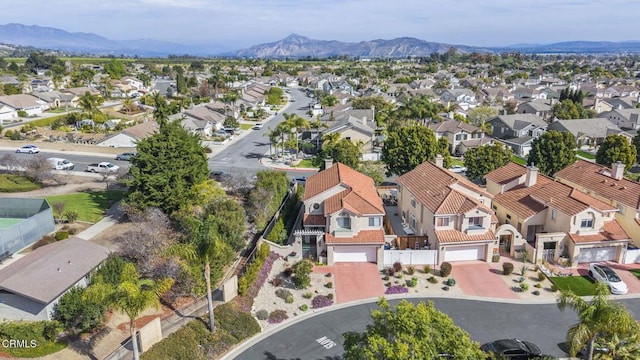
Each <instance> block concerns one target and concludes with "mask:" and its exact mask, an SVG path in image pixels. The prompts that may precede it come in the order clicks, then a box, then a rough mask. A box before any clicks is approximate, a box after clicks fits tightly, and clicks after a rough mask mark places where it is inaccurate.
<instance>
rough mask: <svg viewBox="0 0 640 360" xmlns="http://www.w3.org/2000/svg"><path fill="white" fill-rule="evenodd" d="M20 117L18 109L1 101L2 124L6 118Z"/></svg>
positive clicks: (0, 114)
mask: <svg viewBox="0 0 640 360" xmlns="http://www.w3.org/2000/svg"><path fill="white" fill-rule="evenodd" d="M17 117H18V111H17V110H16V109H14V108H12V107H11V106H8V105H5V104H2V103H0V124H2V122H3V121H4V120H13V119H15V118H17Z"/></svg>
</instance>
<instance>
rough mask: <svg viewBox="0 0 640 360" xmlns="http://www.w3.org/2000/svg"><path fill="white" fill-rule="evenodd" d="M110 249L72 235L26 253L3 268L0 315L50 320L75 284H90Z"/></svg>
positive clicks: (0, 276) (0, 285) (16, 318)
mask: <svg viewBox="0 0 640 360" xmlns="http://www.w3.org/2000/svg"><path fill="white" fill-rule="evenodd" d="M109 253H110V250H109V249H107V248H106V247H104V246H101V245H97V244H94V243H92V242H90V241H87V240H84V239H81V238H78V237H72V238H69V239H67V240H62V241H58V242H54V243H52V244H49V245H45V246H42V247H39V248H37V249H36V250H34V251H32V252H29V253H27V254H26V255H25V256H23V257H22V258H20V259H18V260H16V261H15V262H13V263H11V264H9V265H7V266H6V267H4V268H3V269H1V270H0V319H6V320H29V321H35V320H50V319H51V318H52V316H53V311H54V308H55V305H56V304H57V303H58V301H59V300H60V297H62V295H64V294H65V293H66V292H67V291H69V289H71V288H72V287H74V286H81V287H84V286H87V285H88V281H89V274H90V273H91V271H92V270H94V269H96V268H97V267H98V266H100V264H102V262H103V261H104V260H105V259H106V258H107V257H108V256H109Z"/></svg>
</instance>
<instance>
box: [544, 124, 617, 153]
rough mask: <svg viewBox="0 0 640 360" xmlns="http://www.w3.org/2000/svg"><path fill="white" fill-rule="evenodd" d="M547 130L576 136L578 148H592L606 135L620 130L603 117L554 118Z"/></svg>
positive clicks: (600, 142) (598, 144)
mask: <svg viewBox="0 0 640 360" xmlns="http://www.w3.org/2000/svg"><path fill="white" fill-rule="evenodd" d="M547 130H556V131H562V132H570V133H571V134H573V136H574V137H575V138H576V143H577V144H578V148H579V149H581V148H590V149H593V148H595V147H598V146H600V144H602V142H603V141H604V139H605V138H606V137H607V136H609V135H615V134H619V133H620V132H622V130H621V129H620V128H619V127H618V126H617V125H616V124H614V123H613V122H612V121H610V120H609V119H605V118H595V119H572V120H556V121H554V122H552V123H551V124H549V126H548V127H547Z"/></svg>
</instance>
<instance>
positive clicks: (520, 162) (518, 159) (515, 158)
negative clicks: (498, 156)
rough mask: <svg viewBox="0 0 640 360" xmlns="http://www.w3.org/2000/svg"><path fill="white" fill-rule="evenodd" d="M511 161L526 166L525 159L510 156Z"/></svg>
mask: <svg viewBox="0 0 640 360" xmlns="http://www.w3.org/2000/svg"><path fill="white" fill-rule="evenodd" d="M511 161H513V162H514V163H516V164H520V165H527V159H523V158H521V157H520V156H516V155H511Z"/></svg>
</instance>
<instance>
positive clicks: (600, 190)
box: [555, 160, 640, 247]
mask: <svg viewBox="0 0 640 360" xmlns="http://www.w3.org/2000/svg"><path fill="white" fill-rule="evenodd" d="M555 177H556V179H557V180H558V181H559V182H561V183H564V184H567V185H569V186H571V187H574V188H576V189H579V190H580V191H583V192H585V193H587V194H589V195H591V196H592V197H594V198H596V199H598V200H600V201H602V202H604V203H607V204H609V205H611V206H613V207H615V208H616V209H618V211H617V212H616V213H615V217H616V220H617V221H618V223H619V224H620V226H622V228H623V229H624V230H625V231H626V232H627V234H629V236H630V237H631V241H632V243H633V245H635V246H636V247H640V183H638V182H637V181H632V180H629V179H627V178H625V177H624V164H620V163H613V164H611V167H610V168H608V167H606V166H602V165H599V164H595V163H591V162H588V161H584V160H579V161H577V162H575V163H573V164H572V165H569V166H567V167H566V168H564V169H562V170H560V171H558V172H557V173H556V174H555Z"/></svg>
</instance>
